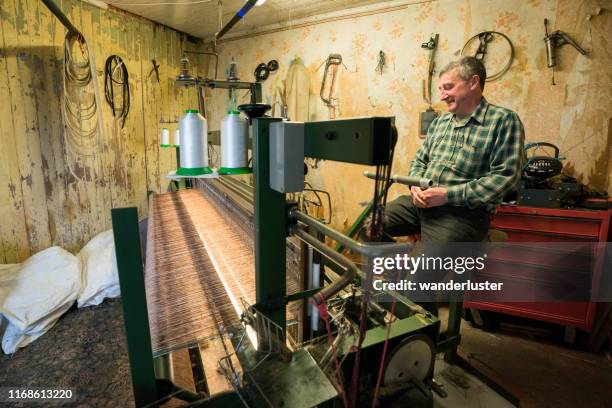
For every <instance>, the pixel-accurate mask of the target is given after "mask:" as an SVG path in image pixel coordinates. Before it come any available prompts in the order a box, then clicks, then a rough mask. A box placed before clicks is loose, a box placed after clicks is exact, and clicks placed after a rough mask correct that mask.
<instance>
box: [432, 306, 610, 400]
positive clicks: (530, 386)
mask: <svg viewBox="0 0 612 408" xmlns="http://www.w3.org/2000/svg"><path fill="white" fill-rule="evenodd" d="M446 316H447V310H446V309H444V308H442V309H441V311H440V318H441V319H442V322H445V319H446ZM525 325H526V330H525V331H523V332H521V331H520V330H516V329H510V328H509V327H508V328H506V327H505V326H504V325H503V324H502V325H501V327H500V328H498V329H497V330H495V331H494V332H487V331H484V330H481V329H477V328H473V327H471V325H470V324H469V323H467V322H463V324H462V326H461V336H462V339H461V346H460V351H461V352H462V354H463V355H464V356H466V357H467V358H468V359H470V360H472V361H474V362H475V363H476V364H477V365H479V366H481V367H482V368H483V370H485V371H491V372H492V373H493V374H494V376H495V380H496V382H497V383H498V384H500V385H502V386H503V387H504V388H506V389H507V390H508V391H510V392H511V393H513V394H514V395H515V396H516V397H518V399H519V400H520V406H521V407H568V408H569V407H572V408H573V407H582V406H588V407H602V408H603V407H612V359H611V358H610V357H609V355H608V356H607V355H605V354H603V353H601V354H594V353H587V352H584V351H582V350H580V349H579V348H578V347H575V346H571V345H566V344H564V343H563V342H562V341H561V340H557V339H555V338H554V336H545V335H539V336H537V337H536V336H534V335H533V334H529V333H532V332H533V331H531V330H529V329H528V326H531V325H533V326H534V327H537V325H538V323H534V322H533V321H528V320H526V321H525ZM542 332H545V330H542ZM477 394H478V393H476V394H475V395H477ZM441 406H466V407H471V406H482V407H488V406H495V407H497V406H504V405H488V404H482V405H472V404H471V403H470V404H467V403H466V405H461V404H458V405H441Z"/></svg>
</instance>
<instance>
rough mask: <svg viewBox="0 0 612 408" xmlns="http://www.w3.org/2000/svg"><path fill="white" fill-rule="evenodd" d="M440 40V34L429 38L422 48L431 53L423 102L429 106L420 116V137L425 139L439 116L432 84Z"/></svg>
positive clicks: (424, 84) (424, 85) (424, 83)
mask: <svg viewBox="0 0 612 408" xmlns="http://www.w3.org/2000/svg"><path fill="white" fill-rule="evenodd" d="M439 38H440V34H436V35H434V36H432V37H430V38H429V41H427V42H424V43H423V44H421V48H423V49H426V50H428V51H429V56H428V60H429V63H428V66H427V81H425V80H423V82H422V83H423V100H424V101H425V102H427V104H428V105H429V106H428V107H427V110H426V111H425V112H421V113H420V114H419V124H420V126H419V135H420V136H421V137H425V136H426V135H427V129H428V128H429V125H430V124H431V122H433V120H434V119H435V118H436V117H437V116H438V112H436V111H435V110H434V109H433V107H432V106H431V82H432V77H433V73H434V67H435V65H436V63H435V62H434V56H435V55H436V48H438V39H439Z"/></svg>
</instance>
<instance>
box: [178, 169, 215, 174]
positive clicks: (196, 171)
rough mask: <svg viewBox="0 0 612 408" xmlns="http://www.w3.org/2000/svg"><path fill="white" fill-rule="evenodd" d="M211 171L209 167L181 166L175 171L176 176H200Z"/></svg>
mask: <svg viewBox="0 0 612 408" xmlns="http://www.w3.org/2000/svg"><path fill="white" fill-rule="evenodd" d="M212 172H213V171H212V170H211V169H210V167H194V168H187V167H181V168H179V169H178V170H177V171H176V175H177V176H200V175H202V174H211V173H212Z"/></svg>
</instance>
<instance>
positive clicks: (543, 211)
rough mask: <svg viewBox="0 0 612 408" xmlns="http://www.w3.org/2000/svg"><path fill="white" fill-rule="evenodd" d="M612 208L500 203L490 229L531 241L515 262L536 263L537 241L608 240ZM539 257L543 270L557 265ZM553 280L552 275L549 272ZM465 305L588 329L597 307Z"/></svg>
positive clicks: (596, 267)
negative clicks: (555, 207)
mask: <svg viewBox="0 0 612 408" xmlns="http://www.w3.org/2000/svg"><path fill="white" fill-rule="evenodd" d="M611 214H612V210H586V209H585V210H582V209H571V210H566V209H550V208H536V207H522V206H510V205H502V206H500V207H499V209H498V212H497V214H496V215H495V217H494V218H493V220H492V223H491V228H495V229H498V230H502V231H504V232H505V233H506V234H508V242H531V243H533V247H529V246H526V251H525V253H524V254H523V256H521V257H520V259H515V260H514V262H515V263H518V264H521V263H523V262H524V263H525V265H526V264H527V262H529V263H531V265H533V263H534V259H535V262H536V264H537V263H538V257H537V244H536V243H537V242H541V243H543V242H603V241H608V240H609V239H608V238H609V231H610V216H611ZM599 261H600V260H598V259H595V262H594V265H593V272H592V276H593V280H594V282H592V284H594V285H596V284H597V283H596V282H595V280H597V279H599V276H600V274H601V273H612V271H602V270H601V262H599ZM546 262H547V261H545V260H544V259H541V261H540V265H537V266H538V267H541V268H543V269H546V268H548V269H550V270H554V269H555V268H556V267H557V266H555V265H546V264H545V263H546ZM499 265H500V266H498V267H497V268H498V270H496V271H493V273H494V274H496V275H498V276H499V275H502V276H503V275H504V274H505V273H506V272H505V270H504V267H503V264H502V263H500V264H499ZM549 276H550V277H551V279H552V277H553V276H554V274H552V273H551V274H550V275H549ZM464 307H466V308H475V309H480V310H489V311H493V312H500V313H505V314H510V315H515V316H522V317H527V318H531V319H537V320H542V321H546V322H551V323H557V324H560V325H563V326H569V327H575V328H579V329H582V330H584V331H587V332H589V331H591V329H592V327H593V319H594V317H595V312H596V308H597V303H594V302H503V303H501V302H497V303H495V302H480V301H478V302H477V301H468V300H466V302H465V303H464Z"/></svg>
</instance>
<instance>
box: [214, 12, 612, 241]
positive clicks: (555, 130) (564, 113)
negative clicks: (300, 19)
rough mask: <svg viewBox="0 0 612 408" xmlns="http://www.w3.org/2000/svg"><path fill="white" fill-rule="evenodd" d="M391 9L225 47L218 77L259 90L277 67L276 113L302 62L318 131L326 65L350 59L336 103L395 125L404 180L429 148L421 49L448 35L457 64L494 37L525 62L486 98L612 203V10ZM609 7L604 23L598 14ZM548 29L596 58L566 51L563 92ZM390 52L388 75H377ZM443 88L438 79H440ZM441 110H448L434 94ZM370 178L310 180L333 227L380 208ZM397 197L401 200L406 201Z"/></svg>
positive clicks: (441, 57) (441, 54)
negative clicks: (235, 76) (548, 49)
mask: <svg viewBox="0 0 612 408" xmlns="http://www.w3.org/2000/svg"><path fill="white" fill-rule="evenodd" d="M413 3H414V4H408V5H407V2H406V1H401V2H396V3H390V7H388V8H387V9H386V10H383V12H378V13H363V14H362V15H360V16H358V17H352V18H348V19H340V20H338V19H336V20H334V21H329V22H323V23H318V24H314V25H307V26H303V27H300V28H294V29H288V30H283V31H276V32H271V33H268V34H264V35H258V36H253V35H251V36H248V37H245V38H240V39H236V40H229V41H225V42H223V43H222V44H221V45H220V46H219V52H220V54H221V55H220V67H226V66H227V65H228V63H229V61H230V60H231V59H232V58H234V59H235V60H236V62H237V63H238V67H239V74H240V77H241V78H242V79H243V80H253V74H252V72H253V70H254V69H255V67H256V66H257V65H258V64H259V63H261V62H268V61H269V60H271V59H276V60H278V62H279V63H280V69H279V71H278V72H276V73H273V74H271V76H270V78H269V79H268V80H267V81H266V82H264V84H263V90H264V102H268V103H271V102H272V95H273V91H274V86H275V83H276V81H278V80H279V79H284V78H285V75H286V73H287V68H288V66H289V63H290V61H291V60H293V59H294V58H295V57H301V58H302V59H303V60H304V62H305V65H306V66H307V68H308V70H309V71H310V75H311V86H310V120H326V119H328V112H327V109H326V108H325V107H324V105H323V103H322V101H321V99H320V98H319V89H320V86H321V79H322V75H323V68H322V67H321V64H322V62H323V61H324V60H325V59H326V58H327V56H328V55H329V54H330V53H340V54H341V55H342V57H343V61H344V63H345V64H346V68H343V69H341V70H340V73H339V77H338V81H339V83H338V89H337V96H338V98H339V105H340V117H342V118H346V117H353V116H365V115H389V116H395V118H396V124H397V126H398V130H399V142H398V145H397V148H396V155H395V162H394V168H393V171H394V172H397V173H405V172H406V171H407V169H408V165H409V160H410V159H411V158H412V157H413V155H414V153H415V151H416V149H417V147H418V146H419V145H420V144H421V142H422V141H421V140H420V139H419V138H418V135H417V129H418V112H419V111H421V110H423V109H425V108H426V107H427V105H426V104H425V103H424V102H423V100H422V97H421V81H422V79H423V78H424V76H425V75H426V70H427V52H426V51H425V50H423V49H421V47H420V45H421V43H423V42H425V41H427V40H428V39H429V36H430V35H431V34H433V33H439V34H440V47H439V49H438V52H437V55H436V59H435V62H436V66H437V67H442V66H444V65H445V64H446V63H448V62H449V61H451V60H453V59H456V57H457V55H458V52H459V50H461V48H462V47H463V44H464V43H465V42H466V41H467V39H469V38H470V37H471V36H473V35H474V34H476V33H478V32H481V31H484V30H495V31H500V32H502V33H504V34H506V35H507V36H508V37H509V38H510V39H511V41H512V43H513V44H514V48H515V60H514V63H513V65H512V67H511V69H510V71H509V72H507V73H506V74H505V75H504V76H503V77H502V78H501V79H499V80H497V81H495V82H489V83H487V85H486V89H485V96H486V97H487V99H488V100H489V101H490V102H492V103H495V104H500V105H503V106H506V107H509V108H511V109H513V110H515V111H517V112H518V113H519V115H520V117H521V118H522V120H523V122H524V124H525V129H526V137H527V140H528V141H548V142H552V143H555V144H557V145H559V146H560V148H561V153H562V154H563V155H565V156H566V157H567V161H566V171H567V172H569V173H570V174H572V175H574V176H576V177H577V178H578V180H579V181H581V182H584V183H587V184H589V185H590V186H591V187H593V188H595V189H598V190H604V191H606V190H607V191H608V192H612V182H611V176H612V163H611V162H610V149H612V123H611V122H612V119H611V117H612V113H611V112H612V109H611V108H612V102H611V96H612V95H611V94H612V70H610V66H612V56H611V51H612V49H611V46H610V43H609V41H610V40H609V39H610V38H612V13H611V10H612V2H611V1H609V0H582V1H577V0H510V1H508V0H439V1H435V0H434V1H421V2H413ZM597 8H602V11H601V14H600V15H596V16H592V17H591V18H590V19H587V17H588V16H589V15H592V14H595V13H596V10H597ZM544 18H548V19H549V20H550V21H551V24H550V26H549V29H550V30H551V31H553V30H557V29H560V30H563V31H565V32H567V33H569V34H570V35H571V36H572V37H573V38H574V39H575V40H576V41H577V42H578V43H579V44H581V45H582V46H583V47H584V48H586V49H587V50H588V51H589V55H588V56H587V57H585V56H582V55H579V54H578V53H577V52H576V51H575V50H574V49H573V48H571V47H570V46H567V45H566V46H564V47H563V48H561V49H559V51H558V54H557V56H558V62H559V69H558V71H557V73H556V83H557V85H556V86H552V85H551V71H550V69H548V68H546V56H545V48H544V41H543V38H544V25H543V20H544ZM380 50H383V51H384V52H385V53H386V55H387V64H388V65H387V69H386V70H385V71H384V72H383V74H382V75H379V74H378V73H376V72H375V67H376V62H377V60H376V57H377V55H378V52H379V51H380ZM436 78H437V74H436ZM433 90H434V102H435V103H434V107H435V108H436V109H438V110H444V104H443V103H441V102H440V100H439V94H438V92H437V91H436V87H435V83H434V87H433ZM224 103H225V99H224V96H223V95H220V94H219V93H213V94H211V103H210V104H209V107H210V112H209V123H210V124H209V127H210V128H213V129H215V128H218V127H219V124H218V123H219V120H220V118H221V117H222V116H223V114H224ZM362 170H363V168H362V167H359V166H354V165H347V164H340V163H333V162H324V163H320V164H319V166H318V168H317V169H314V170H313V171H311V173H310V176H309V181H310V182H311V183H312V184H313V185H314V186H315V187H317V188H323V189H325V190H328V191H329V192H330V193H331V194H332V196H333V203H334V204H333V207H334V217H335V222H334V226H335V227H336V228H340V229H344V228H346V227H348V226H349V225H350V224H351V223H352V222H353V220H354V219H355V217H356V216H357V215H358V214H359V213H360V212H361V210H362V208H363V207H362V206H363V203H365V202H367V201H368V200H369V199H371V195H372V190H373V185H372V183H371V182H370V181H367V180H365V179H364V178H363V177H362V176H361V171H362ZM405 192H406V188H404V187H401V186H399V187H394V188H393V190H392V195H397V194H400V193H405Z"/></svg>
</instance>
